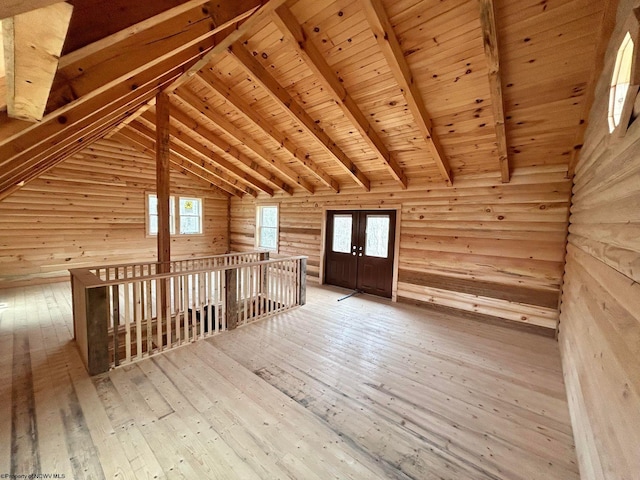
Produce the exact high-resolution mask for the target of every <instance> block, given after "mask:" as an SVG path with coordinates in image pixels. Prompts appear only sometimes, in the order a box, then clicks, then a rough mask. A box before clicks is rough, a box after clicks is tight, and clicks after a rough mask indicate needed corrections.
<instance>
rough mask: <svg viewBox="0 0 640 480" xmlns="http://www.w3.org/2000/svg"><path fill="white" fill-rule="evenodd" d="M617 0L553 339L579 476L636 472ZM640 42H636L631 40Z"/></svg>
mask: <svg viewBox="0 0 640 480" xmlns="http://www.w3.org/2000/svg"><path fill="white" fill-rule="evenodd" d="M636 6H638V2H637V1H635V0H634V1H628V0H621V1H620V5H619V8H618V14H617V22H616V27H615V30H614V31H613V34H612V36H611V41H610V42H609V46H608V50H607V54H606V61H605V64H604V70H603V72H602V76H601V78H600V81H599V83H598V86H597V90H596V95H595V102H594V106H593V108H592V110H591V114H590V117H589V127H588V129H587V132H586V139H585V142H584V147H583V149H582V156H581V159H580V163H579V164H578V167H577V172H576V176H575V186H574V189H573V191H574V195H573V202H572V204H573V205H572V208H571V212H572V215H571V225H570V227H569V231H570V234H569V246H568V254H567V266H566V276H565V283H564V287H563V295H562V305H561V315H560V319H561V323H560V333H559V338H560V348H561V354H562V360H563V367H564V372H565V384H566V388H567V393H568V398H569V405H570V410H571V416H572V423H573V432H574V437H575V441H576V449H577V453H578V459H579V462H580V471H581V478H583V479H585V480H595V479H599V480H600V479H632V478H638V475H639V474H640V473H639V472H640V285H638V282H640V122H638V120H636V121H635V122H634V123H633V124H632V125H631V127H630V129H629V130H628V131H627V133H626V135H625V136H624V138H622V139H619V140H616V139H615V138H614V137H615V135H613V136H612V135H610V134H609V129H608V125H607V107H608V101H609V85H610V81H611V75H612V72H613V67H614V61H615V57H616V52H617V49H618V46H619V45H620V42H621V41H622V39H623V37H624V34H625V32H626V30H625V29H624V25H625V22H626V21H627V20H628V19H631V17H632V13H631V9H632V8H633V7H636ZM638 47H639V46H638V45H636V48H638Z"/></svg>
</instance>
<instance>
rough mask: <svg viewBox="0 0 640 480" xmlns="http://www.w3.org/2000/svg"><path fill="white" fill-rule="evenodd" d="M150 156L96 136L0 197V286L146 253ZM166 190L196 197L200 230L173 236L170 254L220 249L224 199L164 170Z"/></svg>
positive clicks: (149, 246)
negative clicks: (200, 205)
mask: <svg viewBox="0 0 640 480" xmlns="http://www.w3.org/2000/svg"><path fill="white" fill-rule="evenodd" d="M154 191H155V160H153V159H151V158H149V157H147V156H144V155H142V154H140V153H138V152H136V151H134V150H132V149H131V148H130V147H127V146H123V145H121V144H119V143H116V142H113V141H108V140H103V141H100V142H98V143H96V144H94V145H93V146H92V147H90V148H88V149H86V150H84V151H83V152H81V153H79V154H77V155H75V156H74V157H72V158H70V159H68V160H66V161H64V162H63V163H62V164H60V165H59V166H57V167H55V168H54V169H52V170H51V171H49V172H47V173H46V174H44V175H43V176H41V177H40V178H38V179H37V180H34V181H33V182H30V183H28V184H27V185H25V186H24V187H23V188H22V189H20V190H19V191H18V192H16V193H15V194H13V195H11V196H10V197H8V198H6V199H5V200H3V201H1V202H0V287H3V286H10V285H17V284H24V283H38V282H43V281H48V280H52V279H59V278H61V277H64V278H65V279H67V278H68V277H69V274H68V272H67V269H69V268H76V267H81V266H92V265H100V264H105V263H108V264H113V263H128V262H144V261H154V260H156V259H157V246H156V238H155V237H146V232H145V192H154ZM171 194H172V195H173V194H176V195H179V194H183V195H190V196H199V197H202V198H203V199H204V213H205V218H204V235H193V236H173V237H172V239H171V256H172V258H174V259H181V258H188V257H202V256H207V255H215V254H220V253H225V252H226V251H227V249H228V227H227V214H228V200H227V197H226V196H223V195H221V194H220V193H218V191H217V190H216V189H214V188H211V187H210V186H209V185H208V184H207V183H203V182H200V181H198V180H195V179H192V178H190V177H187V176H185V175H184V174H182V173H179V172H176V171H172V172H171Z"/></svg>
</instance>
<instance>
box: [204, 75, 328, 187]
mask: <svg viewBox="0 0 640 480" xmlns="http://www.w3.org/2000/svg"><path fill="white" fill-rule="evenodd" d="M194 78H195V79H198V80H200V81H201V82H203V83H204V84H205V85H207V86H208V87H210V88H213V89H214V90H215V91H216V92H218V94H219V95H221V96H222V97H224V98H225V99H226V100H227V101H228V102H229V103H230V104H231V105H232V106H233V107H234V108H236V110H238V111H239V112H240V113H241V114H242V115H243V116H244V117H245V118H246V119H247V120H248V121H250V122H251V123H252V124H253V125H255V126H256V127H258V128H259V129H260V130H262V131H263V132H264V133H266V134H267V135H268V136H269V137H271V138H272V139H273V140H274V141H275V142H276V143H277V144H278V145H279V146H281V147H283V148H284V149H285V150H287V151H288V152H289V153H290V154H291V155H292V156H293V157H294V158H295V159H296V160H297V161H298V162H299V163H300V164H301V165H302V166H304V167H305V168H306V169H307V170H309V172H311V173H312V174H313V175H314V176H315V177H316V178H317V179H318V180H320V181H321V182H322V183H324V184H325V185H326V186H328V187H329V188H331V189H332V190H333V191H334V192H339V191H340V184H339V183H338V181H337V180H335V179H334V178H332V177H331V176H330V175H327V173H326V172H324V170H322V169H321V168H320V167H318V166H317V165H316V164H315V163H314V162H313V160H311V158H310V157H309V156H308V155H306V154H305V152H302V151H301V149H300V148H298V147H297V146H296V145H294V143H293V142H292V141H291V140H289V138H288V137H287V136H286V135H284V134H283V133H282V132H280V131H278V130H276V129H275V128H273V126H272V125H271V122H269V121H268V120H267V119H266V118H264V117H262V116H261V115H260V114H259V113H258V112H256V111H255V109H254V108H252V107H251V106H250V105H249V104H248V103H247V102H246V101H245V100H244V99H242V98H241V97H240V95H238V94H236V93H235V92H234V91H233V90H232V89H231V88H228V87H227V86H226V85H224V84H223V83H222V82H220V80H219V79H218V78H216V76H215V75H214V74H213V73H212V72H211V70H209V69H207V70H201V71H200V72H199V75H196V76H194Z"/></svg>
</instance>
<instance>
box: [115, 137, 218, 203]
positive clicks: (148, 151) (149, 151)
mask: <svg viewBox="0 0 640 480" xmlns="http://www.w3.org/2000/svg"><path fill="white" fill-rule="evenodd" d="M122 128H124V127H122ZM111 138H112V139H113V140H115V141H117V142H118V143H121V144H123V145H126V146H128V147H131V148H133V149H134V150H135V151H137V152H138V153H142V154H143V155H145V156H149V157H152V156H153V155H154V154H155V151H154V150H153V149H149V148H147V147H144V146H142V145H141V144H140V143H138V142H135V141H134V140H132V139H131V138H129V137H127V136H126V135H124V134H122V133H120V131H118V133H115V134H113V135H112V136H111ZM169 159H170V160H171V157H169ZM171 167H172V168H173V170H174V171H175V172H179V173H181V174H182V175H186V176H187V177H189V178H191V179H193V180H196V181H197V182H200V183H202V184H206V185H208V186H209V187H211V188H215V189H217V190H220V189H218V187H216V186H215V185H214V184H212V183H210V182H209V181H207V180H205V179H204V178H202V177H199V176H198V175H196V174H195V173H193V172H191V171H189V170H187V169H186V168H184V167H181V166H179V165H176V164H174V163H171ZM220 191H221V192H222V193H224V194H225V195H227V196H229V195H230V194H229V193H228V192H225V191H223V190H220Z"/></svg>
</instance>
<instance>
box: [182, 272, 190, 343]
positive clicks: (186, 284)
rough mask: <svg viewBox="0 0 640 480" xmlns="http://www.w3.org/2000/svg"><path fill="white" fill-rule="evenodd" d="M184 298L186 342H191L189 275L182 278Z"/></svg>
mask: <svg viewBox="0 0 640 480" xmlns="http://www.w3.org/2000/svg"><path fill="white" fill-rule="evenodd" d="M182 283H183V287H182V298H183V303H184V307H183V308H184V342H185V343H186V342H188V341H189V278H188V274H185V275H183V277H182Z"/></svg>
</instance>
